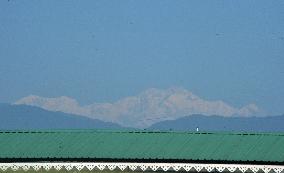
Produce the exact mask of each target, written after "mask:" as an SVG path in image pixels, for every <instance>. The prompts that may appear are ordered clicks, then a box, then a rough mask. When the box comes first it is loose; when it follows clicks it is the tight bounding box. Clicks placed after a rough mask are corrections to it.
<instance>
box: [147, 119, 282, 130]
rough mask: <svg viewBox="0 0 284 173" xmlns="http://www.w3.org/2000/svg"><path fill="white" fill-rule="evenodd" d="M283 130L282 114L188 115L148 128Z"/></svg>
mask: <svg viewBox="0 0 284 173" xmlns="http://www.w3.org/2000/svg"><path fill="white" fill-rule="evenodd" d="M197 128H198V130H199V131H236V132H240V131H243V132H284V115H281V116H268V117H222V116H204V115H190V116H186V117H182V118H179V119H176V120H167V121H161V122H158V123H156V124H153V125H152V126H151V127H149V128H148V129H150V130H175V131H196V130H197Z"/></svg>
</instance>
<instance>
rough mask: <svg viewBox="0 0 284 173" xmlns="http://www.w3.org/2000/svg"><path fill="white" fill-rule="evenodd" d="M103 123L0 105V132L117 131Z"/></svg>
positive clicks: (112, 125) (60, 113) (79, 117)
mask: <svg viewBox="0 0 284 173" xmlns="http://www.w3.org/2000/svg"><path fill="white" fill-rule="evenodd" d="M119 128H122V127H121V126H119V125H117V124H115V123H108V122H103V121H100V120H95V119H91V118H87V117H82V116H78V115H72V114H67V113H63V112H51V111H47V110H44V109H41V108H38V107H33V106H26V105H10V104H0V130H16V129H27V130H28V129H119Z"/></svg>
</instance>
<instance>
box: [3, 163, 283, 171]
mask: <svg viewBox="0 0 284 173" xmlns="http://www.w3.org/2000/svg"><path fill="white" fill-rule="evenodd" d="M52 168H54V169H56V170H58V171H59V170H61V169H66V170H68V171H69V170H72V169H77V170H78V171H80V170H82V169H84V168H86V169H88V170H90V171H91V170H93V169H99V170H104V169H108V170H114V169H120V170H121V171H123V170H126V169H127V168H128V169H130V170H132V171H135V170H142V171H146V170H150V171H157V170H159V171H168V170H171V171H173V170H174V171H180V170H183V171H187V172H188V171H197V172H200V171H206V172H212V171H214V170H215V171H218V172H235V171H241V172H242V173H244V172H252V173H256V172H259V171H262V172H264V173H269V172H274V173H281V172H283V173H284V166H282V165H242V164H197V163H101V162H99V163H96V162H82V163H79V162H58V163H55V162H49V163H48V162H45V163H44V162H42V163H0V170H2V171H5V170H7V169H11V170H13V171H17V170H24V171H28V170H30V169H34V170H36V171H38V170H40V169H45V170H50V169H52Z"/></svg>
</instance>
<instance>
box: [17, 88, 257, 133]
mask: <svg viewBox="0 0 284 173" xmlns="http://www.w3.org/2000/svg"><path fill="white" fill-rule="evenodd" d="M14 104H24V105H30V106H36V107H40V108H43V109H46V110H49V111H60V112H65V113H72V114H76V115H81V116H86V117H89V118H93V119H99V120H102V121H107V122H113V123H117V124H120V125H122V126H124V127H136V128H146V127H149V126H151V125H152V124H154V123H157V122H160V121H165V120H175V119H177V118H181V117H184V116H186V115H192V114H203V115H206V116H210V115H221V116H224V117H231V116H242V117H244V116H253V115H257V114H260V112H261V111H260V109H259V108H258V107H257V106H256V105H255V104H253V103H252V104H249V105H245V106H243V107H241V108H236V107H233V106H231V105H229V104H227V103H225V102H223V101H220V100H214V101H211V100H205V99H202V98H200V97H198V96H197V95H195V94H193V93H191V92H190V91H188V90H186V89H183V88H169V89H155V88H152V89H148V90H146V91H144V92H142V93H140V94H138V95H137V96H130V97H126V98H122V99H120V100H118V101H116V102H113V103H93V104H90V105H80V104H79V103H78V102H77V101H76V100H75V99H73V98H69V97H66V96H61V97H57V98H45V97H40V96H36V95H30V96H27V97H24V98H21V99H19V100H18V101H16V102H15V103H14Z"/></svg>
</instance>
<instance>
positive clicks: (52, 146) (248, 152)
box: [0, 130, 284, 163]
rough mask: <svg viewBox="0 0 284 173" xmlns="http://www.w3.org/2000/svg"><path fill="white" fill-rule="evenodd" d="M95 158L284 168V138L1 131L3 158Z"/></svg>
mask: <svg viewBox="0 0 284 173" xmlns="http://www.w3.org/2000/svg"><path fill="white" fill-rule="evenodd" d="M11 158H65V159H68V158H93V159H96V158H97V159H104V158H105V159H161V160H163V159H172V160H193V161H198V160H199V161H200V160H202V161H261V162H281V163H284V134H272V133H266V134H252V133H251V134H249V133H239V134H238V133H195V132H147V131H97V130H61V131H0V159H11Z"/></svg>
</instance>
